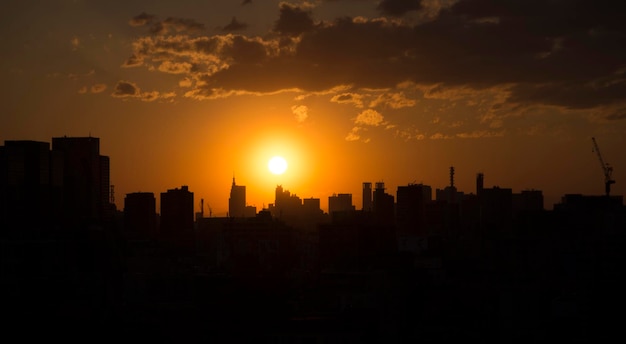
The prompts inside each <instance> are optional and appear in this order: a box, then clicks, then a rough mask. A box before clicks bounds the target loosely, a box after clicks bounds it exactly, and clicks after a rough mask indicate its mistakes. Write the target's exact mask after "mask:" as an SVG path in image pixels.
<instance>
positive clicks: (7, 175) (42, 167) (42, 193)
mask: <svg viewBox="0 0 626 344" xmlns="http://www.w3.org/2000/svg"><path fill="white" fill-rule="evenodd" d="M4 144H5V145H4V146H2V147H0V224H5V225H6V226H7V227H9V226H10V227H11V228H15V229H17V228H25V227H31V226H41V225H42V224H44V223H52V220H53V219H52V218H51V217H52V215H53V214H54V212H53V211H54V210H55V209H54V207H55V206H57V205H58V204H59V203H60V198H55V197H54V196H58V195H59V193H58V192H56V193H55V192H54V191H58V190H54V189H53V188H54V187H56V188H60V186H61V185H60V184H59V183H57V184H55V185H53V184H52V183H53V182H58V180H59V178H58V176H57V178H53V177H52V172H53V170H52V169H51V166H52V164H51V160H52V155H51V153H50V144H49V143H47V142H36V141H5V143H4Z"/></svg>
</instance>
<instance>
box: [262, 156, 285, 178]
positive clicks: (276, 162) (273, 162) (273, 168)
mask: <svg viewBox="0 0 626 344" xmlns="http://www.w3.org/2000/svg"><path fill="white" fill-rule="evenodd" d="M267 168H268V169H269V170H270V172H272V173H273V174H283V173H285V171H286V170H287V160H285V158H283V157H281V156H275V157H273V158H271V159H270V161H269V162H268V163H267Z"/></svg>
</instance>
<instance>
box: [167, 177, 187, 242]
mask: <svg viewBox="0 0 626 344" xmlns="http://www.w3.org/2000/svg"><path fill="white" fill-rule="evenodd" d="M193 209H194V202H193V192H190V191H189V188H188V187H187V186H186V185H183V186H182V187H181V188H180V189H178V188H176V189H170V190H167V192H162V193H161V227H160V231H159V235H160V236H161V238H162V239H164V240H167V241H171V242H172V243H182V242H187V243H188V242H191V241H192V240H193V220H194V219H193Z"/></svg>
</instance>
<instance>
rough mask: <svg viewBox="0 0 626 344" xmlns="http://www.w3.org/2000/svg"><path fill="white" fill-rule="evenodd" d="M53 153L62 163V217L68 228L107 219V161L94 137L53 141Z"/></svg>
mask: <svg viewBox="0 0 626 344" xmlns="http://www.w3.org/2000/svg"><path fill="white" fill-rule="evenodd" d="M52 150H53V153H54V154H58V155H59V156H61V159H62V160H63V216H64V218H65V220H66V221H67V222H66V223H67V224H68V225H79V226H83V225H89V224H96V223H101V222H102V221H103V220H105V219H106V215H107V214H106V212H105V209H107V207H108V206H109V201H108V190H109V188H110V185H109V166H108V165H109V161H108V157H104V156H101V155H100V139H99V138H97V137H53V138H52Z"/></svg>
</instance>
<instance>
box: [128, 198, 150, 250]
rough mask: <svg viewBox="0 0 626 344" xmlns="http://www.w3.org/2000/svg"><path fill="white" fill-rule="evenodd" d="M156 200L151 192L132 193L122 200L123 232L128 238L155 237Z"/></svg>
mask: <svg viewBox="0 0 626 344" xmlns="http://www.w3.org/2000/svg"><path fill="white" fill-rule="evenodd" d="M156 218H157V215H156V198H155V197H154V193H152V192H134V193H129V194H126V197H125V198H124V232H125V233H126V234H127V236H128V237H131V238H136V239H151V238H155V237H156Z"/></svg>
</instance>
